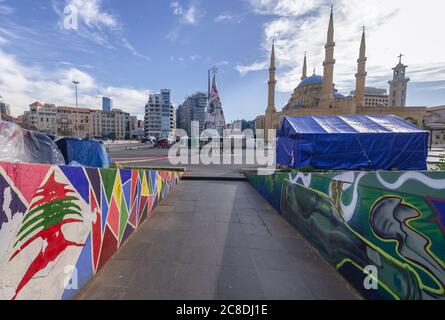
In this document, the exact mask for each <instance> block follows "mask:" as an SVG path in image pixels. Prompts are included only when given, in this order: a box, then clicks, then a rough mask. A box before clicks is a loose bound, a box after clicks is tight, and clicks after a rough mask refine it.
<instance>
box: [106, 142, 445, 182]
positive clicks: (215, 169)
mask: <svg viewBox="0 0 445 320" xmlns="http://www.w3.org/2000/svg"><path fill="white" fill-rule="evenodd" d="M109 154H110V156H111V158H112V160H113V161H114V162H116V163H118V164H120V165H122V166H124V167H181V168H185V169H186V172H187V175H188V176H197V177H237V178H239V177H242V174H241V171H242V170H244V169H255V168H257V167H258V166H257V165H247V164H231V165H227V164H210V165H204V164H172V163H170V161H169V159H168V149H154V148H146V149H141V150H124V149H114V150H111V151H110V152H109ZM441 155H445V151H444V150H443V149H442V148H434V149H432V150H430V152H429V157H428V169H430V170H431V169H434V168H436V163H437V162H438V161H439V158H440V156H441ZM232 159H233V158H232ZM220 162H221V163H222V160H221V159H220ZM232 163H234V160H232Z"/></svg>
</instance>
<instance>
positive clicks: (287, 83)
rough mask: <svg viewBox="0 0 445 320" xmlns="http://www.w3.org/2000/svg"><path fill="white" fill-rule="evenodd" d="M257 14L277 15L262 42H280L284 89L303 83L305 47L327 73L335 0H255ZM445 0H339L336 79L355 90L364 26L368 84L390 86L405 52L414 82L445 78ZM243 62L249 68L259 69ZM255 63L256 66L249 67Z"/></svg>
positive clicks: (311, 63) (310, 61)
mask: <svg viewBox="0 0 445 320" xmlns="http://www.w3.org/2000/svg"><path fill="white" fill-rule="evenodd" d="M249 3H250V5H251V7H252V9H253V11H254V12H255V13H257V14H265V15H271V19H270V21H269V22H267V23H266V24H264V38H263V41H262V46H263V49H264V52H265V56H266V53H268V52H269V51H270V46H271V42H272V38H275V39H276V40H277V41H276V56H277V61H278V64H279V74H278V76H277V78H278V89H279V90H280V91H285V92H289V91H291V90H293V89H294V88H295V87H296V86H297V85H298V83H299V79H300V77H301V67H302V62H303V56H304V52H305V51H307V53H308V64H309V66H308V67H309V69H310V70H312V68H313V67H316V68H317V73H318V74H322V68H323V67H322V63H323V60H324V44H325V42H326V32H327V26H328V19H329V10H330V4H331V3H332V1H331V0H305V1H292V0H249ZM444 11H445V2H443V1H436V0H425V1H423V2H422V5H421V6H419V3H418V2H417V1H412V0H409V1H407V0H391V1H387V0H374V1H362V0H335V1H334V20H335V21H334V23H335V41H336V47H335V59H336V61H337V62H336V65H335V82H336V84H337V87H338V88H339V89H341V90H343V91H345V92H346V93H348V92H349V91H350V90H351V89H354V83H355V78H354V74H355V72H356V68H357V58H358V50H359V45H360V36H361V28H362V26H363V25H365V26H366V28H367V57H368V66H367V69H368V84H370V85H377V86H380V87H383V88H387V86H388V85H387V83H386V82H387V81H388V80H389V79H390V77H391V76H392V70H391V68H392V67H394V66H395V64H396V63H397V55H398V54H399V52H403V53H404V54H405V57H404V60H403V61H404V63H406V64H408V66H409V68H408V71H407V72H408V73H409V76H410V77H411V79H412V81H437V80H445V72H444V70H445V55H444V54H443V51H444V45H443V41H442V40H441V39H442V36H441V29H440V27H438V25H437V23H438V21H441V20H442V13H443V12H444ZM262 63H263V62H255V63H254V64H252V65H247V66H238V68H237V69H238V71H240V72H241V71H244V73H246V72H249V71H250V70H252V71H253V70H258V68H255V66H260V65H262ZM264 63H268V61H267V60H266V59H265V60H264ZM249 67H250V69H249Z"/></svg>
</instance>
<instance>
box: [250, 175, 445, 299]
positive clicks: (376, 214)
mask: <svg viewBox="0 0 445 320" xmlns="http://www.w3.org/2000/svg"><path fill="white" fill-rule="evenodd" d="M248 179H249V181H250V182H251V183H252V185H253V186H254V187H255V188H256V189H257V190H258V191H259V192H260V193H261V194H262V195H263V196H264V197H265V198H266V199H267V200H268V201H269V202H270V203H271V204H272V205H273V206H274V207H275V208H276V209H277V210H279V212H280V213H281V215H283V217H284V218H285V219H286V220H288V221H289V222H290V223H291V224H292V225H294V226H295V227H296V228H297V229H298V230H299V231H300V232H301V233H302V234H303V235H304V236H305V237H306V238H307V239H308V240H309V241H310V242H311V243H312V244H313V245H314V247H316V248H317V249H318V250H319V251H320V253H321V254H322V255H323V256H324V258H325V259H326V260H327V261H328V262H329V263H330V264H331V265H332V266H333V267H335V268H336V269H337V271H338V272H340V273H341V274H342V275H343V276H344V277H345V278H346V279H347V280H348V281H349V282H350V283H351V284H352V285H353V286H354V287H355V288H356V289H357V290H358V291H359V292H360V293H361V294H362V295H363V296H364V297H365V298H369V299H402V300H407V299H409V300H411V299H413V300H414V299H415V300H421V299H441V300H443V299H445V237H444V235H445V172H343V173H342V172H330V173H295V172H294V173H277V174H275V175H271V176H259V175H256V174H254V173H252V174H248Z"/></svg>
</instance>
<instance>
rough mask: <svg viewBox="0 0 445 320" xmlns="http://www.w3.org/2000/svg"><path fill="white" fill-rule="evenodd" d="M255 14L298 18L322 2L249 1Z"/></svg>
mask: <svg viewBox="0 0 445 320" xmlns="http://www.w3.org/2000/svg"><path fill="white" fill-rule="evenodd" d="M249 3H250V5H251V6H252V8H253V10H254V12H255V13H258V14H266V15H279V16H298V15H302V14H305V13H307V12H308V11H310V10H313V9H315V8H316V7H317V6H319V5H320V4H322V3H323V0H298V1H296V0H278V1H277V0H249Z"/></svg>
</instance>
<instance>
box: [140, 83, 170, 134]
mask: <svg viewBox="0 0 445 320" xmlns="http://www.w3.org/2000/svg"><path fill="white" fill-rule="evenodd" d="M174 128H175V109H174V107H173V104H172V103H171V99H170V90H168V89H162V90H161V92H160V93H159V94H150V97H149V100H148V102H147V104H146V105H145V136H146V137H147V138H149V137H156V138H158V139H160V138H161V139H162V138H168V137H169V136H170V134H171V133H172V132H173V130H174Z"/></svg>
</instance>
